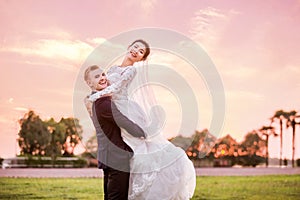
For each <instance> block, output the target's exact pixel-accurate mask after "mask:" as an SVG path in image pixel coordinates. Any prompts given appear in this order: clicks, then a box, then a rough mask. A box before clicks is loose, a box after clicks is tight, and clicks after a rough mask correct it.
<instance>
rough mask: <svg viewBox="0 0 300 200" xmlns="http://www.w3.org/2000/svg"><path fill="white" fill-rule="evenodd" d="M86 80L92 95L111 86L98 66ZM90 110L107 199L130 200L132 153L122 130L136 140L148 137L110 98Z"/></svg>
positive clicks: (85, 76) (105, 98) (103, 98)
mask: <svg viewBox="0 0 300 200" xmlns="http://www.w3.org/2000/svg"><path fill="white" fill-rule="evenodd" d="M84 79H85V81H86V83H87V84H88V85H89V86H90V88H91V89H92V91H93V92H96V91H99V90H102V89H104V88H106V87H107V86H108V81H107V78H106V76H105V73H103V70H101V69H100V68H99V67H98V66H96V65H93V66H90V67H88V68H87V69H86V71H85V74H84ZM87 108H88V109H89V108H91V110H90V114H91V117H92V120H93V123H94V126H95V128H96V135H97V142H98V153H97V154H98V155H97V157H98V164H99V166H98V168H100V169H103V171H104V199H105V200H127V199H128V187H129V176H130V173H129V171H130V166H129V164H130V163H129V162H130V158H131V157H132V156H133V150H132V149H131V148H130V147H129V146H128V145H127V144H126V143H125V142H124V141H123V139H122V137H121V129H120V127H121V128H124V129H125V130H126V131H127V132H128V133H129V134H131V135H133V136H135V137H145V133H144V131H143V130H142V129H141V128H140V127H139V126H137V125H136V124H134V123H133V122H132V121H130V120H129V119H128V118H127V117H126V116H124V115H123V114H122V113H121V112H120V111H119V110H118V109H117V107H116V105H115V104H114V103H113V102H112V100H111V96H109V95H106V96H103V97H101V98H99V99H98V100H96V101H95V102H94V103H93V104H92V106H91V107H88V106H87Z"/></svg>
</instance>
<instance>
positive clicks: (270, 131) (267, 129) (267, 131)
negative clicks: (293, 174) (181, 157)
mask: <svg viewBox="0 0 300 200" xmlns="http://www.w3.org/2000/svg"><path fill="white" fill-rule="evenodd" d="M259 132H260V133H262V135H264V136H266V167H268V165H269V137H270V136H271V135H274V136H277V133H275V129H274V127H273V126H263V127H261V128H260V129H259Z"/></svg>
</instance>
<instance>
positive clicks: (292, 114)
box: [286, 110, 298, 167]
mask: <svg viewBox="0 0 300 200" xmlns="http://www.w3.org/2000/svg"><path fill="white" fill-rule="evenodd" d="M296 113H297V111H295V110H292V111H290V112H289V113H288V117H287V124H286V128H289V127H290V126H291V127H292V131H293V139H292V166H293V167H295V135H296V124H298V123H297V122H296V121H295V118H296Z"/></svg>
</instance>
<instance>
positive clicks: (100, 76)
mask: <svg viewBox="0 0 300 200" xmlns="http://www.w3.org/2000/svg"><path fill="white" fill-rule="evenodd" d="M88 85H89V86H90V87H91V88H92V89H93V90H102V89H104V88H106V87H107V85H108V82H107V78H106V75H105V73H104V72H103V70H101V69H96V70H93V71H91V72H90V73H89V81H88Z"/></svg>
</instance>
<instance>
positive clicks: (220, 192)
mask: <svg viewBox="0 0 300 200" xmlns="http://www.w3.org/2000/svg"><path fill="white" fill-rule="evenodd" d="M102 181H103V180H102V179H100V178H65V179H64V178H0V199H84V200H86V199H87V200H88V199H93V200H94V199H103V190H102V183H103V182H102ZM299 197H300V175H276V176H248V177H247V176H237V177H230V176H222V177H217V176H215V177H212V176H208V177H207V176H205V177H197V188H196V191H195V194H194V197H193V199H195V200H196V199H207V200H213V199H230V200H231V199H238V200H240V199H241V200H242V199H247V200H248V199H257V200H260V199H263V200H268V199H272V200H273V199H284V200H285V199H299Z"/></svg>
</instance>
